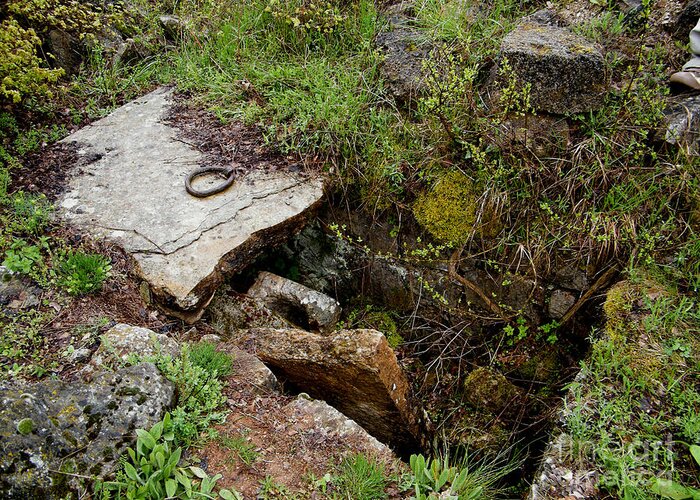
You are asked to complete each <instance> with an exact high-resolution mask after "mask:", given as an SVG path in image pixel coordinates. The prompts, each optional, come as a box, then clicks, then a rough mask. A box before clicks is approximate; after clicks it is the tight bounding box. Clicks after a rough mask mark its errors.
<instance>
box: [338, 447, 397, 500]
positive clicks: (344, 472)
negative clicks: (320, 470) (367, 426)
mask: <svg viewBox="0 0 700 500" xmlns="http://www.w3.org/2000/svg"><path fill="white" fill-rule="evenodd" d="M332 482H333V485H334V487H335V491H336V492H337V494H338V496H339V498H342V499H347V500H378V499H381V498H387V494H386V493H385V491H384V490H385V489H386V487H387V484H388V481H387V477H386V474H385V471H384V466H383V465H382V464H381V463H379V462H377V461H376V460H374V459H371V458H368V457H366V456H365V455H363V454H355V455H352V456H350V457H348V458H345V459H344V460H343V461H342V462H341V463H340V465H339V466H338V473H337V474H336V475H335V476H333V479H332Z"/></svg>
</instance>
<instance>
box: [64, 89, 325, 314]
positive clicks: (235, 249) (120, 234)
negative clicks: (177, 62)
mask: <svg viewBox="0 0 700 500" xmlns="http://www.w3.org/2000/svg"><path fill="white" fill-rule="evenodd" d="M171 95H172V92H171V91H170V90H169V89H164V88H161V89H158V90H156V91H154V92H152V93H150V94H148V95H146V96H144V97H142V98H140V99H136V100H134V101H132V102H130V103H128V104H126V105H125V106H123V107H121V108H119V109H117V110H116V111H114V112H113V113H112V114H110V115H109V116H107V117H106V118H103V119H102V120H99V121H97V122H95V123H93V124H92V125H89V126H87V127H85V128H83V129H81V130H79V131H77V132H76V133H74V134H72V135H70V136H69V137H67V138H66V139H64V141H63V142H67V143H76V144H77V145H78V146H79V154H80V156H81V158H82V160H83V161H82V162H81V165H80V168H76V169H74V172H73V176H72V178H71V179H70V181H69V185H68V188H67V190H66V193H65V194H64V195H63V197H62V198H61V199H60V200H59V203H58V205H59V210H58V214H59V217H60V218H62V219H63V220H64V221H67V222H69V223H72V224H74V225H76V226H78V227H79V228H81V229H83V230H85V231H87V232H88V233H91V234H93V235H96V236H100V237H106V238H108V239H111V240H114V241H116V242H117V243H119V244H120V245H121V246H122V247H123V248H124V249H125V250H126V251H127V252H129V253H130V254H131V255H132V256H133V257H134V259H135V260H136V262H137V264H138V267H139V270H140V273H141V275H142V276H143V278H144V279H145V280H146V281H147V282H148V283H149V284H150V286H151V291H152V292H153V294H154V295H155V297H156V298H157V299H158V301H159V302H160V303H161V305H163V306H165V307H166V308H169V309H171V310H174V311H181V312H182V311H184V313H185V314H183V317H187V315H188V314H189V313H191V314H190V319H192V315H194V317H196V316H197V312H198V311H199V310H200V309H201V307H202V306H203V305H204V304H206V302H207V301H208V300H209V299H210V298H211V296H212V294H213V291H214V289H215V288H216V286H218V285H219V283H220V282H221V281H222V279H223V277H224V276H225V275H226V274H227V273H231V272H235V271H237V270H239V269H241V268H243V267H244V266H245V265H247V264H248V263H249V262H250V261H251V260H252V259H254V258H255V257H256V256H257V255H258V254H259V253H260V251H262V249H264V248H266V247H270V246H272V245H275V244H277V243H281V242H282V241H284V240H286V239H287V238H288V237H289V236H290V235H291V234H293V233H294V232H295V231H297V230H299V229H301V227H303V225H304V223H305V222H306V220H307V218H308V217H309V216H310V215H311V212H312V209H314V208H316V207H317V206H319V204H320V201H321V198H322V196H323V179H322V178H321V177H318V176H316V177H310V176H308V175H302V174H297V173H289V172H283V171H272V172H271V171H267V172H266V171H262V170H255V169H254V170H253V171H251V172H250V173H248V174H246V175H245V176H243V177H242V178H240V179H238V180H237V181H236V182H235V183H234V185H233V186H232V187H231V188H229V189H228V190H226V191H225V192H223V193H220V194H218V195H215V196H212V197H209V198H205V199H199V198H195V197H193V196H190V195H189V194H187V192H186V191H185V188H184V182H185V178H186V177H187V175H188V174H189V173H190V172H191V171H192V170H194V169H196V168H199V167H202V166H204V165H206V164H207V158H206V157H205V155H204V154H203V153H201V152H199V151H197V150H196V149H195V148H194V147H193V146H192V145H190V144H188V143H187V141H185V140H181V139H178V137H177V133H178V131H177V130H176V129H175V128H174V127H172V126H170V125H168V124H167V123H165V121H164V119H165V117H166V116H167V114H168V111H169V109H170V106H171Z"/></svg>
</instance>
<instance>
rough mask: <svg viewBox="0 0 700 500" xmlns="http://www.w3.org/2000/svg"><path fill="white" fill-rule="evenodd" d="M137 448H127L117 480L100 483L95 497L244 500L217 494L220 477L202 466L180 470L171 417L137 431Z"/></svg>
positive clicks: (226, 492) (233, 494)
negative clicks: (207, 471)
mask: <svg viewBox="0 0 700 500" xmlns="http://www.w3.org/2000/svg"><path fill="white" fill-rule="evenodd" d="M136 435H137V436H138V437H137V439H136V449H135V450H134V449H132V448H128V449H127V454H128V459H127V460H126V461H124V462H123V467H122V470H120V471H119V472H118V473H117V477H116V479H115V480H114V481H105V482H98V483H97V484H96V485H95V494H96V496H97V497H98V498H101V499H102V500H109V499H112V498H115V499H117V498H126V499H128V500H161V499H162V500H165V499H166V498H168V499H169V498H178V499H196V498H209V499H211V498H218V497H221V498H223V499H224V500H231V499H241V498H242V497H241V496H240V494H238V493H236V492H232V491H229V490H221V491H219V492H218V493H217V492H215V487H216V483H217V481H218V480H219V479H221V475H220V474H217V475H216V476H213V477H210V476H209V475H208V474H207V473H206V472H204V471H203V470H202V469H200V468H199V467H194V466H189V467H181V466H180V460H181V457H182V448H181V447H178V446H177V441H176V437H175V434H174V432H173V423H172V421H171V418H170V414H167V413H166V415H165V417H164V418H163V420H162V421H161V422H158V423H156V424H155V425H154V426H153V427H152V428H151V430H150V431H147V430H144V429H137V430H136Z"/></svg>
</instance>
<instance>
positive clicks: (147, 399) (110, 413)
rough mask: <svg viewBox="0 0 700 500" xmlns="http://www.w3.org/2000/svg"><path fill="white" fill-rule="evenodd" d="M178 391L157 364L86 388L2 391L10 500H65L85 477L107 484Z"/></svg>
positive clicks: (2, 465)
mask: <svg viewBox="0 0 700 500" xmlns="http://www.w3.org/2000/svg"><path fill="white" fill-rule="evenodd" d="M174 397H175V389H174V387H173V385H172V384H171V383H170V382H169V381H167V380H166V379H165V378H164V377H163V376H162V375H161V374H160V372H159V371H158V369H157V368H156V367H155V366H154V365H152V364H150V363H144V364H140V365H136V366H132V367H129V368H124V369H121V370H119V371H117V372H114V373H102V374H100V375H98V376H96V377H95V378H94V380H93V381H92V382H90V383H87V384H81V383H72V384H69V383H65V382H60V381H54V380H49V381H45V382H40V383H37V384H33V385H26V384H19V383H18V384H9V383H8V384H4V385H0V405H1V408H0V491H2V492H3V495H4V496H3V498H16V499H25V498H46V499H53V498H56V499H58V498H65V495H66V493H67V491H69V490H73V489H78V488H80V484H79V482H80V480H81V477H84V476H88V477H93V476H94V477H104V476H105V475H107V474H109V473H110V472H112V471H113V470H114V467H115V464H116V461H117V459H118V458H119V456H120V455H121V454H122V453H123V452H124V451H125V450H126V447H127V446H129V445H130V444H131V443H132V442H133V441H134V439H135V432H134V431H135V430H136V429H138V428H150V427H151V426H152V425H153V424H155V423H156V422H157V421H159V420H160V419H161V418H162V416H163V414H164V412H165V411H166V410H167V409H168V408H169V407H170V406H172V404H173V402H174Z"/></svg>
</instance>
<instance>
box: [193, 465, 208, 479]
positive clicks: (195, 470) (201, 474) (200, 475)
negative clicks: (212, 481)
mask: <svg viewBox="0 0 700 500" xmlns="http://www.w3.org/2000/svg"><path fill="white" fill-rule="evenodd" d="M190 470H191V471H192V473H193V474H194V475H195V476H197V477H198V478H199V479H204V478H205V477H207V473H206V472H204V471H203V470H202V469H200V468H199V467H195V466H191V467H190Z"/></svg>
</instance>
